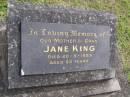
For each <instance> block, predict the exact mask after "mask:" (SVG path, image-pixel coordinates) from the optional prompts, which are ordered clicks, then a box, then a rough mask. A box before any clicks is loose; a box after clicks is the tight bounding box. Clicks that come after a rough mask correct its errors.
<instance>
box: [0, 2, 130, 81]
mask: <svg viewBox="0 0 130 97" xmlns="http://www.w3.org/2000/svg"><path fill="white" fill-rule="evenodd" d="M2 1H3V0H2ZM17 1H18V2H33V3H38V4H39V3H40V4H41V3H42V4H50V5H62V6H73V7H82V8H93V9H97V10H101V11H102V10H104V11H108V12H112V13H115V14H116V15H117V17H118V18H117V21H118V22H117V45H118V49H119V51H120V55H121V58H122V60H123V64H124V71H125V73H126V74H127V75H128V79H129V81H130V0H17ZM0 14H1V15H3V16H4V15H6V3H5V2H4V3H0Z"/></svg>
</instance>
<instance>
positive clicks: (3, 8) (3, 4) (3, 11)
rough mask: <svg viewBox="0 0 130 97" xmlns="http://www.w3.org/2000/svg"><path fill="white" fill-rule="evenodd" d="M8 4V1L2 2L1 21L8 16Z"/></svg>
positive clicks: (0, 6) (0, 5) (0, 7)
mask: <svg viewBox="0 0 130 97" xmlns="http://www.w3.org/2000/svg"><path fill="white" fill-rule="evenodd" d="M6 10H7V2H6V0H0V19H2V18H3V17H5V16H6Z"/></svg>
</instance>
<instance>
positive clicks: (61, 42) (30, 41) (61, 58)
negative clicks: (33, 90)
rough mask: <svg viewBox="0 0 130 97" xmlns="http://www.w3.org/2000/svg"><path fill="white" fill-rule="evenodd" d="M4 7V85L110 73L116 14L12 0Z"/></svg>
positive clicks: (111, 75)
mask: <svg viewBox="0 0 130 97" xmlns="http://www.w3.org/2000/svg"><path fill="white" fill-rule="evenodd" d="M8 12H9V13H8V23H7V35H8V55H7V57H8V58H7V60H8V66H7V69H8V72H5V74H8V76H7V79H8V85H7V86H8V88H9V89H15V88H30V87H39V86H40V87H41V86H43V87H44V86H45V87H47V86H57V85H58V86H59V85H67V84H71V83H73V84H75V83H81V82H85V83H88V82H93V81H101V80H104V79H105V80H106V79H112V78H114V77H115V70H114V69H113V68H111V67H113V66H115V31H116V30H115V29H116V27H115V24H116V17H115V15H113V14H111V13H107V12H99V11H95V10H85V9H79V8H78V9H76V8H68V7H67V8H65V7H55V6H44V5H32V4H11V6H10V7H9V11H8ZM54 32H55V33H56V35H55V33H54ZM72 33H73V34H72ZM47 48H49V51H46V50H47ZM21 75H22V76H21ZM24 75H25V76H24ZM26 75H27V76H26ZM28 75H31V76H28Z"/></svg>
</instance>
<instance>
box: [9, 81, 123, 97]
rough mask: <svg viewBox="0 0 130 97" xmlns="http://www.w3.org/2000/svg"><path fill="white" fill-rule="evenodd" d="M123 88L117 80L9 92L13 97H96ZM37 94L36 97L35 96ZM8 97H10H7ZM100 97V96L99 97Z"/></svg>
mask: <svg viewBox="0 0 130 97" xmlns="http://www.w3.org/2000/svg"><path fill="white" fill-rule="evenodd" d="M120 91H121V87H120V85H119V82H118V80H117V79H116V78H114V79H110V80H104V81H96V82H90V83H78V84H71V85H68V86H57V87H48V88H47V87H46V89H45V88H43V87H41V88H40V89H39V91H35V90H34V91H33V93H32V90H30V91H28V92H24V93H23V92H22V91H21V92H17V90H16V91H15V92H12V91H8V93H9V94H11V95H17V96H15V97H20V96H21V95H24V94H25V95H27V96H29V97H30V96H31V97H35V96H36V95H39V94H40V96H39V97H57V96H58V95H61V96H60V97H62V96H63V95H64V97H91V96H94V95H99V94H106V93H113V92H120ZM34 94H35V95H34ZM7 97H8V96H7ZM99 97H100V96H99Z"/></svg>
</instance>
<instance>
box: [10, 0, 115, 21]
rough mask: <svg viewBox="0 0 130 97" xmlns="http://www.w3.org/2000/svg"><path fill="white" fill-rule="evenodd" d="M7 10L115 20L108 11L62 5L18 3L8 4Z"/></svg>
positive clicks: (112, 14)
mask: <svg viewBox="0 0 130 97" xmlns="http://www.w3.org/2000/svg"><path fill="white" fill-rule="evenodd" d="M8 5H9V6H8V7H9V8H16V9H17V10H36V11H40V10H41V11H54V12H62V13H63V12H67V13H79V14H83V15H86V14H89V15H98V16H100V15H102V16H104V17H108V18H109V19H112V20H114V19H117V16H116V15H115V14H114V13H113V12H109V11H105V10H102V11H98V10H96V9H94V8H79V7H71V6H67V7H65V6H62V5H48V4H33V3H27V2H26V3H18V2H9V4H8Z"/></svg>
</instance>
